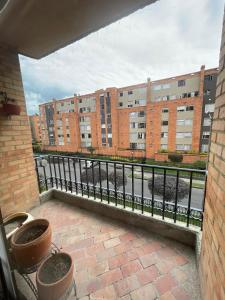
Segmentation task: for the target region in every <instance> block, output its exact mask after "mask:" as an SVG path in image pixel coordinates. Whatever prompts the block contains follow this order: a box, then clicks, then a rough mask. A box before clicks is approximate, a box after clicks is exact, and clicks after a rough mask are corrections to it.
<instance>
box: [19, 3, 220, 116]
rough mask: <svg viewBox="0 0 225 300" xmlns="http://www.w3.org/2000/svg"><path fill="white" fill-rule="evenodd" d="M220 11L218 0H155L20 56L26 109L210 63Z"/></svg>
mask: <svg viewBox="0 0 225 300" xmlns="http://www.w3.org/2000/svg"><path fill="white" fill-rule="evenodd" d="M222 14H223V1H222V0H214V1H213V4H212V1H211V0H198V1H196V0H189V1H180V0H160V1H158V2H156V3H155V4H153V5H150V6H148V7H146V8H144V9H142V10H139V11H137V12H136V13H134V14H132V15H130V16H128V17H126V18H124V19H122V20H120V21H117V22H116V23H114V24H111V25H110V26H108V27H105V28H103V29H101V30H99V31H98V32H96V33H93V34H91V35H89V36H87V37H86V38H84V39H82V40H80V41H78V42H76V43H74V44H72V45H70V46H68V47H66V48H64V49H61V50H59V51H57V52H55V53H53V54H51V55H49V56H48V57H46V58H43V59H41V60H33V59H29V58H25V57H21V58H20V61H21V67H22V74H23V79H24V87H25V91H26V99H27V106H28V111H29V112H34V111H35V107H37V105H36V104H37V103H40V102H45V101H47V100H49V99H51V98H61V97H64V96H67V95H68V96H69V95H72V94H73V93H80V94H82V93H87V92H93V91H95V90H97V89H100V88H105V87H108V86H117V87H120V86H125V85H130V84H134V83H139V82H144V81H145V80H146V78H147V77H150V78H151V79H152V80H155V79H159V78H163V77H167V76H173V75H178V74H182V73H187V72H192V71H196V70H199V69H200V66H201V65H202V64H205V65H206V67H207V68H211V67H216V66H217V64H218V60H219V46H220V36H221V29H222ZM35 95H36V96H35Z"/></svg>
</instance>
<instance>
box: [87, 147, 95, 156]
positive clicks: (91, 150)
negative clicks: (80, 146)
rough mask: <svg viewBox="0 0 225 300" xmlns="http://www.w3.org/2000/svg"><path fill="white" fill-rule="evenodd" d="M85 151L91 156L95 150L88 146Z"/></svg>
mask: <svg viewBox="0 0 225 300" xmlns="http://www.w3.org/2000/svg"><path fill="white" fill-rule="evenodd" d="M87 150H88V151H89V152H90V153H91V155H93V153H94V152H95V148H94V147H92V146H89V147H88V148H87Z"/></svg>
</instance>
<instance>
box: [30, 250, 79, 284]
mask: <svg viewBox="0 0 225 300" xmlns="http://www.w3.org/2000/svg"><path fill="white" fill-rule="evenodd" d="M54 255H57V256H59V255H60V256H67V257H69V259H70V267H69V269H68V271H67V272H66V274H65V275H64V276H63V277H61V278H60V279H59V280H57V281H55V282H52V283H44V282H43V281H41V280H40V278H39V274H40V271H41V268H42V267H43V265H44V264H45V263H46V261H48V260H49V259H51V258H52V256H54ZM71 271H73V259H72V257H71V255H70V254H69V253H66V252H59V253H56V254H53V255H51V256H50V257H47V258H45V259H44V260H43V262H42V263H41V265H40V266H39V268H38V270H37V274H36V280H37V282H38V284H40V285H42V286H44V287H50V286H55V285H58V284H59V283H60V282H62V281H63V280H64V279H65V278H66V277H67V276H68V274H70V273H71Z"/></svg>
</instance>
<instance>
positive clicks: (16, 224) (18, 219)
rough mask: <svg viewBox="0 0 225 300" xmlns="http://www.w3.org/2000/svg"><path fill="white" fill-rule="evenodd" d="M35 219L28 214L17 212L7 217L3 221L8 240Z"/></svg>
mask: <svg viewBox="0 0 225 300" xmlns="http://www.w3.org/2000/svg"><path fill="white" fill-rule="evenodd" d="M33 219H34V218H33V216H32V215H31V214H28V213H26V212H17V213H14V214H11V215H9V216H8V217H6V218H5V219H4V220H3V224H4V227H5V233H6V237H7V239H9V238H10V237H11V236H12V235H13V234H14V233H15V232H16V231H17V230H18V229H19V228H20V227H21V226H22V225H24V224H26V223H28V222H30V221H32V220H33Z"/></svg>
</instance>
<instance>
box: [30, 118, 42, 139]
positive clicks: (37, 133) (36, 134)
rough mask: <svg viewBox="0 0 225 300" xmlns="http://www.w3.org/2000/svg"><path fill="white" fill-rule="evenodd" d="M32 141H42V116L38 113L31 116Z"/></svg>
mask: <svg viewBox="0 0 225 300" xmlns="http://www.w3.org/2000/svg"><path fill="white" fill-rule="evenodd" d="M29 122H30V128H31V134H32V142H36V143H40V142H41V127H40V118H39V116H38V115H33V116H29Z"/></svg>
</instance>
